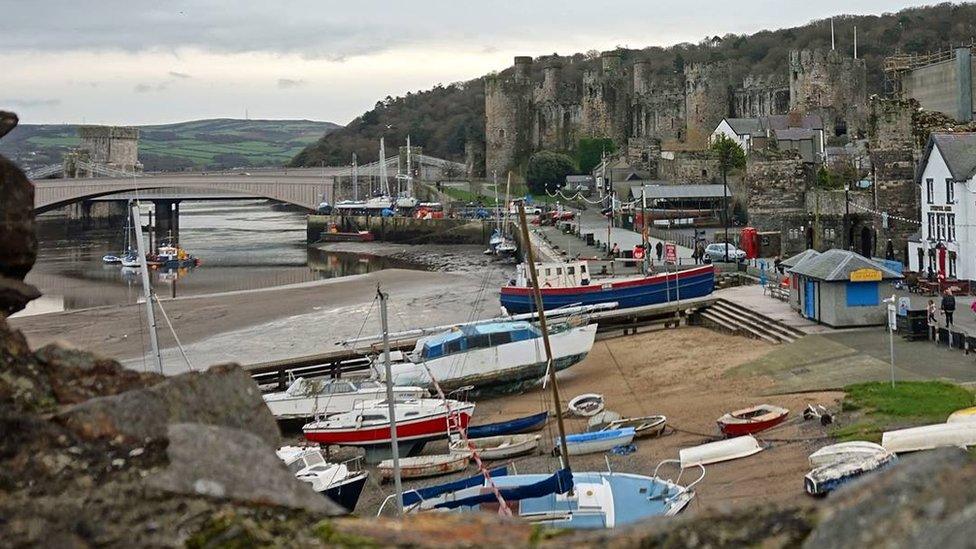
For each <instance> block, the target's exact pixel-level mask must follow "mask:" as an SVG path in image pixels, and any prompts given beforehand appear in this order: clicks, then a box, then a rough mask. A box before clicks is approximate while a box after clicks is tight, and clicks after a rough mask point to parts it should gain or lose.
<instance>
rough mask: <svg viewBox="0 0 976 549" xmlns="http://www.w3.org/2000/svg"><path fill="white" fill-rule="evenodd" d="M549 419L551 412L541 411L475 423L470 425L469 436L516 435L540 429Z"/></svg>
mask: <svg viewBox="0 0 976 549" xmlns="http://www.w3.org/2000/svg"><path fill="white" fill-rule="evenodd" d="M548 420H549V412H540V413H538V414H534V415H531V416H526V417H520V418H516V419H510V420H508V421H499V422H498V423H488V424H485V425H475V426H473V427H468V438H484V437H495V436H501V435H515V434H518V433H529V432H532V431H538V430H539V429H542V427H543V426H544V425H545V424H546V421H548Z"/></svg>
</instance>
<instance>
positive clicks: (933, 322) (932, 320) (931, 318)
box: [925, 299, 939, 341]
mask: <svg viewBox="0 0 976 549" xmlns="http://www.w3.org/2000/svg"><path fill="white" fill-rule="evenodd" d="M925 310H926V311H927V312H928V314H927V315H926V320H928V323H929V339H930V340H932V341H935V335H936V328H938V327H939V319H938V317H936V316H935V314H936V313H935V301H934V300H931V299H930V300H929V304H928V306H926V307H925Z"/></svg>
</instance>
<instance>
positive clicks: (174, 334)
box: [151, 292, 194, 370]
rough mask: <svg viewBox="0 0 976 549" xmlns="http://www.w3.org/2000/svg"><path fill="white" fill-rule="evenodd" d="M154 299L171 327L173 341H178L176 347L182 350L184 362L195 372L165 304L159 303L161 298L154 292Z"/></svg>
mask: <svg viewBox="0 0 976 549" xmlns="http://www.w3.org/2000/svg"><path fill="white" fill-rule="evenodd" d="M151 295H152V298H153V299H155V300H156V305H157V306H159V312H161V313H163V319H164V320H165V321H166V325H167V326H169V331H170V333H171V334H173V340H175V341H176V347H177V348H178V349H179V350H180V354H181V355H183V360H185V361H186V365H187V366H188V367H189V368H190V370H193V369H194V368H193V364H192V363H191V362H190V357H188V356H186V349H184V348H183V344H182V343H180V337H179V336H178V335H176V330H175V329H174V328H173V323H172V322H170V321H169V315H168V314H166V309H164V308H163V304H162V303H160V302H159V296H158V295H156V292H153V293H152V294H151Z"/></svg>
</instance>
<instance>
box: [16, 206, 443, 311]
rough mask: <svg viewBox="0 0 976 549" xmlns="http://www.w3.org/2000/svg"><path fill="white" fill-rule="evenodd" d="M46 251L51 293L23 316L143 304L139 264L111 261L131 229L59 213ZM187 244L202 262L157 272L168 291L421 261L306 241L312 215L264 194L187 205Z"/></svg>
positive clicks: (43, 222)
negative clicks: (92, 224) (83, 223)
mask: <svg viewBox="0 0 976 549" xmlns="http://www.w3.org/2000/svg"><path fill="white" fill-rule="evenodd" d="M37 235H38V255H37V262H36V264H35V265H34V269H33V270H32V271H31V272H30V274H28V276H27V282H29V283H31V284H34V285H35V286H37V287H38V288H39V289H40V290H41V292H43V294H44V295H43V297H41V298H40V299H38V300H36V301H34V302H32V303H30V304H29V305H28V307H27V309H25V310H24V311H22V312H21V313H19V315H24V316H26V315H31V314H42V313H49V312H57V311H66V310H74V309H84V308H89V307H98V306H103V305H117V304H123V303H135V302H137V301H138V300H140V299H141V298H142V286H141V283H140V280H139V274H138V271H137V270H136V269H126V268H122V267H120V266H119V265H106V264H104V263H103V262H102V256H103V255H105V254H108V253H115V254H118V253H120V251H121V250H122V249H123V248H124V243H125V229H124V227H117V228H105V229H87V230H82V229H80V228H79V226H78V224H77V223H73V224H69V223H66V222H64V221H63V220H61V219H59V218H41V219H40V220H39V221H38V230H37ZM180 244H181V246H182V247H183V248H185V249H186V250H187V251H188V252H189V253H191V254H193V255H194V256H196V257H198V258H200V260H201V264H200V265H199V266H198V267H195V268H192V269H183V270H180V271H179V272H172V271H171V272H161V271H155V270H154V271H152V283H153V287H154V288H155V290H156V292H157V293H159V294H160V295H167V296H172V295H177V296H185V295H201V294H213V293H220V292H227V291H234V290H249V289H256V288H266V287H272V286H281V285H285V284H294V283H301V282H308V281H312V280H318V279H323V278H334V277H339V276H348V275H353V274H363V273H368V272H372V271H376V270H380V269H387V268H406V269H423V268H424V267H423V266H422V265H420V264H418V263H413V262H409V261H403V260H397V259H392V258H388V257H380V256H376V255H370V254H362V253H351V252H341V251H323V250H319V249H316V248H309V247H308V246H307V245H306V241H305V214H304V213H302V212H297V211H291V210H286V209H282V208H279V207H273V206H272V204H271V203H270V202H268V201H264V200H234V201H229V200H228V201H199V202H183V203H182V204H180Z"/></svg>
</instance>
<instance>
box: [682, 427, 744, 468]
mask: <svg viewBox="0 0 976 549" xmlns="http://www.w3.org/2000/svg"><path fill="white" fill-rule="evenodd" d="M761 451H762V446H760V445H759V441H758V440H756V437H754V436H752V435H746V436H741V437H735V438H730V439H726V440H719V441H716V442H709V443H708V444H702V445H700V446H692V447H691V448H684V449H682V450H680V451H679V452H678V459H679V461H680V462H681V468H682V469H686V468H688V467H694V466H695V465H708V464H709V463H718V462H720V461H728V460H730V459H739V458H744V457H748V456H751V455H753V454H756V453H758V452H761Z"/></svg>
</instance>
